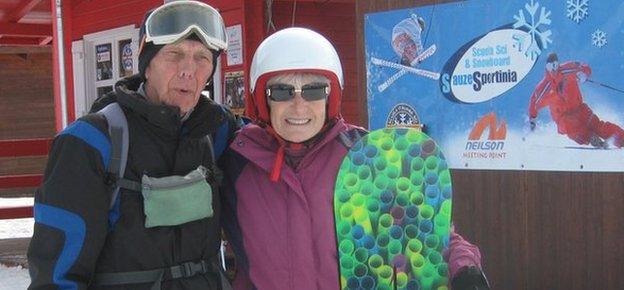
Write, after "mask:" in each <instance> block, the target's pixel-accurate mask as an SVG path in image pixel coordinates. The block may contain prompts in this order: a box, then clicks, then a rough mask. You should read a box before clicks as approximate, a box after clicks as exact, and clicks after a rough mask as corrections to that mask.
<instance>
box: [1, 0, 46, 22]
mask: <svg viewBox="0 0 624 290" xmlns="http://www.w3.org/2000/svg"><path fill="white" fill-rule="evenodd" d="M39 2H41V0H22V2H20V3H19V4H18V5H17V6H16V7H15V8H13V10H12V11H11V12H10V13H7V14H5V15H4V18H3V19H2V21H4V22H18V21H20V19H22V17H24V16H25V15H26V14H28V12H30V11H31V10H32V9H33V8H34V7H35V6H37V4H39Z"/></svg>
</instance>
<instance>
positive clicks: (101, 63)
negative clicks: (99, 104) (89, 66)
mask: <svg viewBox="0 0 624 290" xmlns="http://www.w3.org/2000/svg"><path fill="white" fill-rule="evenodd" d="M95 77H96V78H95V79H96V80H97V81H104V80H110V79H111V78H113V61H112V59H111V44H110V43H105V44H100V45H96V46H95Z"/></svg>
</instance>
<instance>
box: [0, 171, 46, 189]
mask: <svg viewBox="0 0 624 290" xmlns="http://www.w3.org/2000/svg"><path fill="white" fill-rule="evenodd" d="M42 180H43V175H42V174H22V175H4V176H0V189H6V188H16V187H36V186H39V185H40V184H41V181H42Z"/></svg>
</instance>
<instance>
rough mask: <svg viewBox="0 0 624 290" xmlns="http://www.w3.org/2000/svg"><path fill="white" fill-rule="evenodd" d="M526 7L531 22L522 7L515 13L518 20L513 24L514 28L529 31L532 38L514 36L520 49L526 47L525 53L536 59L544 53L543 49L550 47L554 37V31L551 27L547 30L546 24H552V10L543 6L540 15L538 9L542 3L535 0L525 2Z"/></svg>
mask: <svg viewBox="0 0 624 290" xmlns="http://www.w3.org/2000/svg"><path fill="white" fill-rule="evenodd" d="M524 8H525V9H526V11H527V12H529V14H528V17H529V18H530V22H528V21H527V18H526V17H525V14H524V10H522V9H520V10H519V11H518V15H514V19H515V20H516V22H515V23H514V24H513V28H520V29H522V30H525V31H527V32H528V34H529V36H530V39H526V37H514V39H515V40H516V42H517V47H518V49H519V50H520V51H522V50H523V49H524V55H526V56H528V57H530V58H531V60H534V59H535V58H536V57H537V56H539V55H540V54H541V53H542V49H546V48H548V43H552V39H550V36H551V35H552V32H551V31H550V29H547V30H546V25H550V23H551V20H550V13H551V12H550V11H546V7H543V6H542V7H541V8H542V9H540V14H539V16H538V15H537V10H538V9H539V8H540V4H539V2H536V1H534V0H531V2H530V3H526V4H524ZM536 18H537V20H536ZM542 30H544V31H542ZM538 40H539V43H538ZM526 41H528V42H529V44H528V45H525V42H526Z"/></svg>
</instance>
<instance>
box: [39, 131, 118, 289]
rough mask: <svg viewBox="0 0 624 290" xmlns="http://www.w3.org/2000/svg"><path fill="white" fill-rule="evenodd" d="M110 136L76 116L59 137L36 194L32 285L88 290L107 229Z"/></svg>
mask: <svg viewBox="0 0 624 290" xmlns="http://www.w3.org/2000/svg"><path fill="white" fill-rule="evenodd" d="M110 146H111V145H110V141H109V139H108V137H107V134H105V133H103V130H102V129H98V128H96V127H95V126H94V125H92V124H91V123H89V122H87V121H84V120H78V121H76V122H75V123H73V124H72V125H70V126H69V127H68V128H66V129H65V130H64V131H63V132H61V133H60V134H59V135H58V136H57V137H56V139H55V141H54V144H53V146H52V149H51V151H50V154H49V159H48V164H47V166H46V170H45V174H44V180H43V184H42V185H41V187H40V188H39V189H38V190H37V192H36V193H35V205H34V217H35V228H34V235H33V238H32V240H31V243H30V245H29V248H28V262H29V271H30V276H31V280H32V282H31V285H30V287H29V288H28V289H33V290H35V289H52V288H54V289H86V288H87V285H88V284H89V280H90V278H91V277H92V276H93V273H94V271H95V266H96V261H97V258H98V256H99V253H100V251H101V249H102V246H103V245H104V241H105V239H106V234H107V231H108V217H107V214H108V208H109V202H110V198H111V197H110V195H111V192H112V186H110V185H107V184H106V182H105V172H106V166H107V164H108V160H109V156H110V150H111V148H110Z"/></svg>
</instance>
